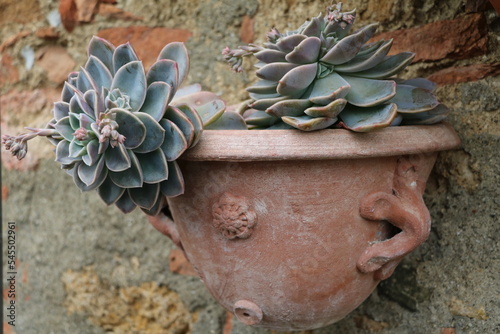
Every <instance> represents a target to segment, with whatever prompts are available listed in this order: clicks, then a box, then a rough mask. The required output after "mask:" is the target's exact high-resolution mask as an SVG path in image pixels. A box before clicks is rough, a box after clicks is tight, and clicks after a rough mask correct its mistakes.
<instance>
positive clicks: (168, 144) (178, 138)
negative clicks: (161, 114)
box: [160, 119, 189, 161]
mask: <svg viewBox="0 0 500 334" xmlns="http://www.w3.org/2000/svg"><path fill="white" fill-rule="evenodd" d="M160 125H161V126H162V127H163V129H165V141H164V142H163V144H162V146H161V150H162V151H163V153H164V154H165V157H166V159H167V161H174V160H177V159H178V158H179V157H180V156H181V154H182V153H184V151H185V150H187V148H188V147H189V146H188V143H187V141H186V138H185V137H184V134H183V133H182V131H181V130H180V129H179V127H178V126H177V125H176V124H175V123H174V122H172V121H171V120H168V119H162V120H161V121H160Z"/></svg>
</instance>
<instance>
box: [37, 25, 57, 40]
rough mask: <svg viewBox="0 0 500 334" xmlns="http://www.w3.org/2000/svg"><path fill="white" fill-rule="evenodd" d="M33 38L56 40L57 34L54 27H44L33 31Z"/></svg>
mask: <svg viewBox="0 0 500 334" xmlns="http://www.w3.org/2000/svg"><path fill="white" fill-rule="evenodd" d="M35 36H36V37H38V38H43V39H58V38H59V32H58V31H57V30H56V29H54V27H44V28H38V29H37V30H36V31H35Z"/></svg>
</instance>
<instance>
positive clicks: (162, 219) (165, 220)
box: [148, 213, 184, 251]
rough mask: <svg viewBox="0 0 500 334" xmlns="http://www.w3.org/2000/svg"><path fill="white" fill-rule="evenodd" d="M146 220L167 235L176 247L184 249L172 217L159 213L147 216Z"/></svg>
mask: <svg viewBox="0 0 500 334" xmlns="http://www.w3.org/2000/svg"><path fill="white" fill-rule="evenodd" d="M148 220H149V222H150V223H151V225H153V227H154V228H155V229H156V230H158V232H160V233H162V234H164V235H166V236H167V237H169V238H170V239H171V240H172V241H173V243H174V244H175V245H176V246H177V247H179V248H180V249H181V250H182V251H184V247H182V243H181V239H180V238H179V231H178V230H177V226H175V223H174V221H173V220H172V219H170V218H169V217H168V216H167V215H165V214H164V213H160V214H158V215H156V216H148Z"/></svg>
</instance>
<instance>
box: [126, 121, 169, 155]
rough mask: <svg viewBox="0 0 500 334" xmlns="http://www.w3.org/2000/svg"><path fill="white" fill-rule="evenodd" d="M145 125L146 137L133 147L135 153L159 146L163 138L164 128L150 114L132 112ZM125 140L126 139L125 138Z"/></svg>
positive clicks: (148, 150)
mask: <svg viewBox="0 0 500 334" xmlns="http://www.w3.org/2000/svg"><path fill="white" fill-rule="evenodd" d="M134 115H135V116H137V118H139V120H140V121H141V122H142V124H144V126H145V127H146V137H145V138H144V141H143V142H142V144H141V145H139V146H138V147H136V148H135V149H134V152H136V153H148V152H151V151H154V150H156V149H157V148H159V147H160V146H161V144H162V143H163V141H164V138H165V130H164V129H163V128H162V127H161V126H160V124H159V123H158V122H157V121H156V120H155V119H154V118H153V117H151V116H150V115H148V114H146V113H143V112H136V113H134ZM125 142H126V140H125Z"/></svg>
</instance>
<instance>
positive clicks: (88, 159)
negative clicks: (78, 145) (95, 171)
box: [82, 139, 100, 166]
mask: <svg viewBox="0 0 500 334" xmlns="http://www.w3.org/2000/svg"><path fill="white" fill-rule="evenodd" d="M98 151H99V142H98V141H97V139H94V140H91V141H89V143H88V144H87V154H86V155H84V156H83V157H82V160H83V162H84V163H85V164H86V165H87V166H92V165H94V164H95V163H96V162H97V160H98V159H99V157H100V155H99V153H98Z"/></svg>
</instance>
